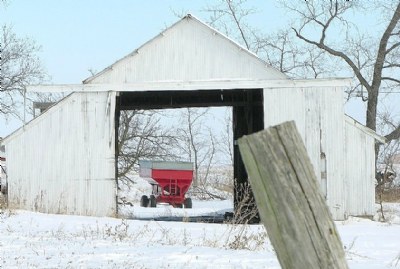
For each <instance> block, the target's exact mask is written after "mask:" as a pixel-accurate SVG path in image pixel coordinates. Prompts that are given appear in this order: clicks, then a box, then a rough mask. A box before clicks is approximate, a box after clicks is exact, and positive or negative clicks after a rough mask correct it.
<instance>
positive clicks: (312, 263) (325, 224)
mask: <svg viewBox="0 0 400 269" xmlns="http://www.w3.org/2000/svg"><path fill="white" fill-rule="evenodd" d="M239 149H240V153H241V155H242V158H243V162H244V164H245V167H246V170H247V173H248V175H249V182H250V185H251V187H252V190H253V193H254V197H255V200H256V204H257V207H258V210H259V214H260V217H261V221H262V222H263V223H264V225H265V227H266V229H267V232H268V235H269V238H270V240H271V243H272V245H273V247H274V249H275V251H276V254H277V257H278V260H279V263H280V264H281V267H282V268H284V269H286V268H290V269H294V268H296V269H297V268H300V269H314V268H323V269H327V268H338V269H339V268H340V269H344V268H348V266H347V262H346V259H345V253H344V250H343V245H342V243H341V240H340V237H339V234H338V232H337V230H336V227H335V223H334V222H333V220H332V216H331V214H330V212H329V209H328V207H327V205H326V203H325V200H324V198H323V196H322V194H321V191H320V189H319V186H318V182H317V179H316V176H315V173H314V170H313V167H312V164H311V162H310V159H309V157H308V155H307V151H306V149H305V146H304V144H303V141H302V139H301V136H300V134H299V133H298V131H297V128H296V125H295V123H294V122H293V121H291V122H285V123H283V124H281V125H277V126H273V127H270V128H268V129H266V130H264V131H261V132H258V133H255V134H252V135H249V136H243V137H242V138H240V139H239Z"/></svg>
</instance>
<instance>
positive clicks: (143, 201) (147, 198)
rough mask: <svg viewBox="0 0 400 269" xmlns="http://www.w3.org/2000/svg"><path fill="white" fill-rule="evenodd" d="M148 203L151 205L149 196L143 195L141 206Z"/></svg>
mask: <svg viewBox="0 0 400 269" xmlns="http://www.w3.org/2000/svg"><path fill="white" fill-rule="evenodd" d="M148 205H149V197H147V195H143V196H142V198H140V206H141V207H147V206H148Z"/></svg>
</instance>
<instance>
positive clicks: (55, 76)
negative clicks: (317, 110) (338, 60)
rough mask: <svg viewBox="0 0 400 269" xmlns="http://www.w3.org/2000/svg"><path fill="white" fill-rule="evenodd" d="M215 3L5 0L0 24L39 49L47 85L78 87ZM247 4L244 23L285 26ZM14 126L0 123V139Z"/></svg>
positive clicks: (280, 18) (263, 0)
mask: <svg viewBox="0 0 400 269" xmlns="http://www.w3.org/2000/svg"><path fill="white" fill-rule="evenodd" d="M216 2H217V1H196V0H191V1H188V0H146V1H139V0H116V1H95V0H85V1H79V0H57V1H54V0H35V1H32V0H9V3H8V5H7V7H3V6H1V7H0V23H1V25H3V24H4V23H6V24H8V25H12V26H13V30H14V32H15V33H16V34H17V35H18V36H19V37H29V38H31V39H33V40H35V41H36V43H37V44H38V45H40V46H41V52H40V58H41V60H42V63H43V66H44V67H45V69H46V71H47V73H48V74H49V76H50V79H51V80H50V82H51V83H81V82H82V80H84V79H85V78H87V77H89V76H90V73H89V71H88V70H89V69H92V70H94V71H101V70H102V69H104V68H106V67H107V66H109V65H111V64H112V63H114V62H115V61H116V60H118V59H120V58H122V57H123V56H125V55H127V54H129V53H130V52H131V51H133V50H134V49H136V48H137V47H139V46H140V45H141V44H143V43H145V42H146V41H148V40H149V39H151V38H152V37H154V36H156V35H157V34H158V33H160V32H161V31H162V30H164V29H165V28H166V27H168V26H170V25H171V24H173V23H174V22H176V21H177V20H179V18H178V17H177V16H176V15H175V14H174V12H175V13H179V14H187V13H191V14H194V15H195V16H196V17H198V18H199V19H201V20H203V21H207V20H208V18H209V15H210V14H207V13H206V12H204V11H202V10H204V9H205V8H206V7H207V6H210V5H215V3H216ZM249 4H251V5H253V6H256V7H257V10H258V13H257V14H255V15H253V16H252V17H251V21H250V23H251V24H252V25H254V26H255V27H258V28H261V29H263V31H265V32H269V31H271V32H272V31H274V30H276V29H277V28H281V27H284V26H285V25H286V24H287V23H288V21H289V19H288V18H287V17H286V16H287V14H286V13H284V11H283V10H282V9H280V8H278V6H277V4H276V1H274V0H259V1H252V0H250V1H249ZM352 110H354V112H352ZM361 110H362V109H361ZM349 113H350V114H352V116H354V117H356V118H357V119H359V120H360V121H362V120H363V119H362V115H363V114H364V113H363V112H362V113H360V108H359V107H357V106H354V108H352V107H350V112H349ZM357 113H358V114H359V115H357ZM360 117H361V118H360ZM20 124H21V123H19V122H15V121H11V122H4V120H1V121H0V137H1V136H2V137H4V136H6V135H8V134H9V133H10V132H11V131H12V130H14V129H15V128H17V127H18V126H19V125H20Z"/></svg>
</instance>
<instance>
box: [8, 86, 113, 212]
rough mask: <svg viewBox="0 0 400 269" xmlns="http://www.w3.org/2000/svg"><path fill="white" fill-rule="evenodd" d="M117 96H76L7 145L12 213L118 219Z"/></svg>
mask: <svg viewBox="0 0 400 269" xmlns="http://www.w3.org/2000/svg"><path fill="white" fill-rule="evenodd" d="M114 114H115V93H112V92H93V93H73V94H71V95H70V96H68V97H67V98H65V99H63V100H62V101H61V102H59V103H58V104H57V105H55V106H53V107H51V108H50V109H49V110H48V111H46V112H45V113H43V114H42V115H40V116H39V117H37V118H35V119H34V120H32V121H31V122H30V123H28V124H27V125H25V126H24V127H22V128H21V129H20V130H18V131H16V132H15V133H14V134H12V135H11V136H9V137H7V138H6V139H5V141H4V144H5V147H6V157H7V169H8V187H9V188H8V191H9V196H8V198H9V206H10V208H18V209H26V210H33V211H39V212H44V213H59V214H76V215H91V216H113V215H115V212H116V199H115V195H116V182H115V166H114V165H115V155H114V152H115V148H114V145H115V144H114V139H115V137H114V136H115V129H114Z"/></svg>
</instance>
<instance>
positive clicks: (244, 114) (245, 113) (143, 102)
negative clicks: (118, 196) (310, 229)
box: [115, 89, 264, 217]
mask: <svg viewBox="0 0 400 269" xmlns="http://www.w3.org/2000/svg"><path fill="white" fill-rule="evenodd" d="M192 107H232V128H233V154H234V157H233V171H234V173H233V176H234V208H235V210H236V211H237V210H241V211H243V210H246V211H247V210H249V207H248V206H246V207H243V206H239V204H240V202H241V201H242V200H243V199H244V195H247V194H245V190H246V189H248V188H247V186H246V185H247V184H248V181H247V173H246V171H245V167H244V164H243V162H242V159H241V156H240V153H239V149H238V146H237V142H236V141H237V139H238V138H240V137H242V136H243V135H247V134H251V133H254V132H257V131H260V130H262V129H264V106H263V90H262V89H232V90H196V91H138V92H120V93H119V95H118V96H117V102H116V117H115V120H116V124H115V126H116V137H117V138H118V137H119V135H118V131H119V126H120V122H119V120H120V115H121V111H124V110H152V109H174V108H192ZM116 147H118V141H116ZM116 153H117V154H118V150H116ZM116 160H118V156H116ZM116 166H117V161H116ZM116 171H117V173H118V167H116ZM116 177H117V176H116ZM246 199H247V200H248V198H246ZM251 211H254V210H251ZM251 217H254V215H253V216H251Z"/></svg>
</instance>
